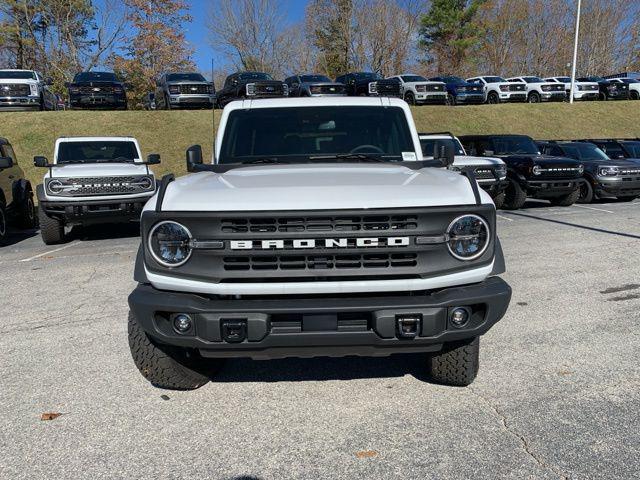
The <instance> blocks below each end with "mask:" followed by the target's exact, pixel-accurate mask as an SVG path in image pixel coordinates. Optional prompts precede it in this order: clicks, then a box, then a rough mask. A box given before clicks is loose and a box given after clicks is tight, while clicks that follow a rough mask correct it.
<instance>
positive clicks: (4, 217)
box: [0, 202, 8, 246]
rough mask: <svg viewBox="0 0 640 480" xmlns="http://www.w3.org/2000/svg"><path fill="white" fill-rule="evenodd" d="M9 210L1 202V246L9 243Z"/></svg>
mask: <svg viewBox="0 0 640 480" xmlns="http://www.w3.org/2000/svg"><path fill="white" fill-rule="evenodd" d="M7 234H8V232H7V210H6V208H5V206H4V203H3V202H0V246H2V245H4V244H6V243H7Z"/></svg>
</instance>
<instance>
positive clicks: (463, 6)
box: [0, 0, 640, 100]
mask: <svg viewBox="0 0 640 480" xmlns="http://www.w3.org/2000/svg"><path fill="white" fill-rule="evenodd" d="M576 1H577V0H431V1H428V0H310V1H309V2H308V3H307V6H306V8H305V12H304V18H302V19H301V20H295V21H294V20H291V16H290V15H289V12H288V8H289V7H290V5H291V2H285V1H283V0H215V1H212V2H210V4H209V11H208V14H207V28H208V34H209V44H210V46H211V48H213V50H214V51H215V52H216V54H217V55H216V56H217V58H218V59H223V61H219V60H218V62H217V63H218V65H216V72H215V74H214V80H215V81H216V85H217V86H218V87H220V83H221V80H222V77H224V76H225V75H226V74H227V73H229V72H231V71H233V70H238V69H246V70H259V71H264V72H267V73H271V74H273V75H274V76H275V77H277V78H284V77H285V76H287V75H289V74H292V73H299V72H313V73H321V74H325V75H327V76H329V77H330V78H335V77H336V76H337V75H339V74H341V73H345V72H347V71H353V70H373V71H376V72H379V73H380V74H382V75H384V76H388V75H392V74H397V73H403V72H414V73H418V74H423V75H425V76H431V75H435V74H457V75H460V76H470V75H478V74H496V75H519V74H539V75H543V76H544V75H552V74H554V75H560V74H567V73H569V71H570V64H571V59H572V52H573V35H574V28H575V12H576ZM189 7H190V5H189V3H188V2H187V0H103V1H102V2H100V3H96V2H92V1H91V0H0V67H5V68H28V69H36V70H38V71H41V72H42V73H43V74H45V76H49V77H51V78H52V79H53V80H54V88H55V89H56V91H60V92H62V91H64V83H65V82H66V81H69V80H70V79H71V78H72V76H73V74H75V73H77V72H79V71H85V70H90V69H92V68H98V67H99V68H108V69H112V70H113V71H115V72H116V73H117V74H118V75H120V76H121V77H122V78H123V79H124V80H125V81H127V82H129V83H130V84H131V85H132V89H131V94H132V96H133V97H134V98H136V99H137V100H140V99H141V98H142V96H143V95H144V94H145V93H146V92H149V91H151V90H153V87H154V82H155V80H156V79H157V77H158V76H159V75H160V74H161V73H162V72H164V71H171V70H192V69H195V68H196V67H195V65H194V63H193V58H192V57H193V53H194V50H193V47H192V46H190V45H189V44H188V42H187V41H186V39H185V29H186V28H188V26H189V23H190V22H191V20H192V18H191V16H190V8H189ZM581 25H582V27H581V32H580V48H579V52H578V53H579V55H578V72H579V73H580V74H582V75H598V74H607V73H612V72H614V71H618V70H640V3H639V2H631V1H628V0H583V2H582V17H581ZM204 73H208V72H204Z"/></svg>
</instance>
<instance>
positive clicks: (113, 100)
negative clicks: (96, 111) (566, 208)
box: [70, 95, 127, 108]
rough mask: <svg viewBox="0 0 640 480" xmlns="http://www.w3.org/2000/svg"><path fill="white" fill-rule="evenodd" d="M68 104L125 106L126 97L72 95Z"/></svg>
mask: <svg viewBox="0 0 640 480" xmlns="http://www.w3.org/2000/svg"><path fill="white" fill-rule="evenodd" d="M70 105H71V108H98V107H102V108H105V107H106V108H108V107H111V108H125V107H126V106H127V99H126V97H123V96H119V95H78V96H75V95H74V96H72V97H71V99H70Z"/></svg>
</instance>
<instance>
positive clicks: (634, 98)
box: [629, 90, 640, 100]
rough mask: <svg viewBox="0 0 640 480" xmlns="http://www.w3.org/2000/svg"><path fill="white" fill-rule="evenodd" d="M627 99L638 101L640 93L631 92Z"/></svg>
mask: <svg viewBox="0 0 640 480" xmlns="http://www.w3.org/2000/svg"><path fill="white" fill-rule="evenodd" d="M629 97H630V98H631V100H640V92H636V91H635V90H633V91H632V92H630V93H629Z"/></svg>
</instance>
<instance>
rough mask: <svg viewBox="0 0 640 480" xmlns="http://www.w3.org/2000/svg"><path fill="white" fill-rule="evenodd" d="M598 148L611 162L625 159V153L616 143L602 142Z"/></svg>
mask: <svg viewBox="0 0 640 480" xmlns="http://www.w3.org/2000/svg"><path fill="white" fill-rule="evenodd" d="M598 147H600V148H601V149H602V151H603V152H604V153H606V154H607V156H608V157H609V158H611V159H613V160H617V159H621V158H626V155H625V152H624V150H623V149H622V147H621V146H620V144H618V143H616V142H603V143H599V144H598Z"/></svg>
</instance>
